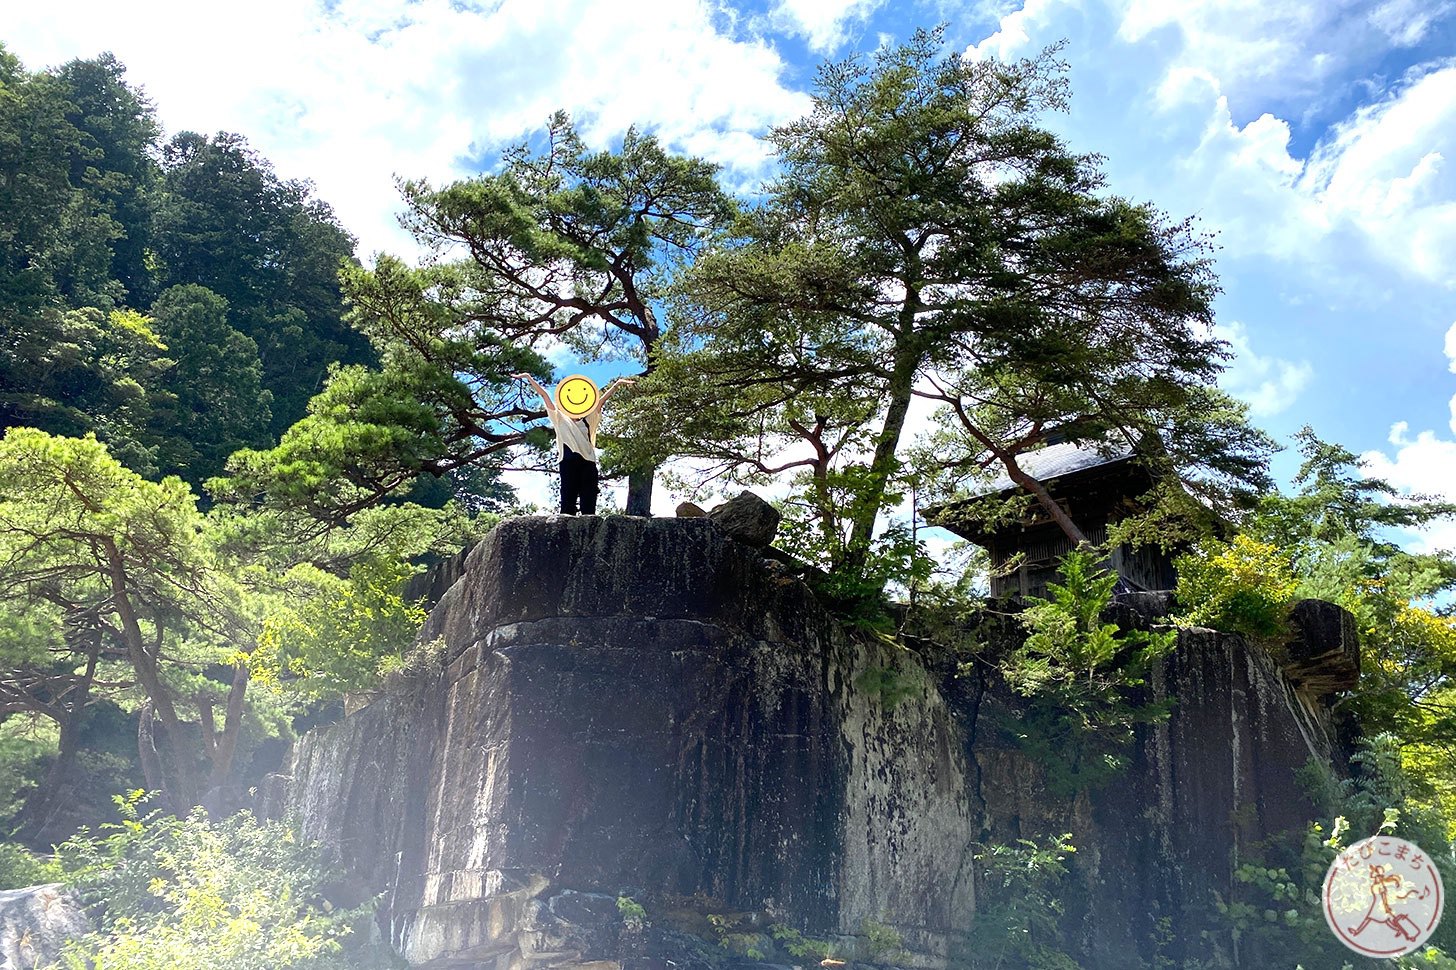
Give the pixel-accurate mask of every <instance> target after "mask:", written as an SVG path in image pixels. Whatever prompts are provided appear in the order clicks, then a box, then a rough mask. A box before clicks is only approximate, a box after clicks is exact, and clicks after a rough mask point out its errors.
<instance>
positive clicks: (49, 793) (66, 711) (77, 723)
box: [18, 645, 100, 842]
mask: <svg viewBox="0 0 1456 970" xmlns="http://www.w3.org/2000/svg"><path fill="white" fill-rule="evenodd" d="M99 654H100V648H99V646H96V645H93V646H92V647H91V649H90V651H89V653H88V655H87V658H86V672H85V673H84V674H83V675H82V679H81V682H80V686H79V687H77V688H76V689H75V692H74V694H73V695H72V696H71V697H69V698H67V704H66V705H65V706H64V707H61V708H60V709H59V710H55V708H52V709H51V710H48V711H47V712H46V714H47V716H49V717H51V719H52V720H54V721H55V722H56V725H57V726H58V727H59V728H60V735H61V736H60V742H59V745H58V747H57V750H56V760H55V761H53V762H51V767H50V770H49V771H47V772H46V776H45V780H44V781H42V782H41V783H40V787H39V788H38V789H36V791H35V792H34V793H33V794H32V795H31V796H30V797H29V798H27V799H26V800H25V808H24V809H23V810H22V812H21V814H20V818H19V819H18V821H19V826H18V828H19V830H20V831H21V832H22V833H24V836H23V837H24V838H26V839H29V840H33V841H38V842H44V841H49V840H51V839H52V838H53V837H56V836H58V835H59V836H61V837H64V836H67V835H69V834H70V833H69V832H62V833H53V832H48V831H47V827H48V826H49V825H50V824H51V820H52V819H53V818H54V817H55V814H56V811H57V810H58V809H59V808H60V807H61V805H63V804H64V801H65V800H64V797H63V796H64V794H65V787H66V783H67V781H68V780H69V779H70V778H71V777H72V775H73V772H74V768H75V765H76V754H77V752H79V751H80V749H81V723H82V720H83V719H84V718H85V716H86V704H87V701H88V700H89V699H90V697H91V684H92V682H93V681H94V680H95V679H96V664H97V662H98V660H99ZM56 707H59V705H56Z"/></svg>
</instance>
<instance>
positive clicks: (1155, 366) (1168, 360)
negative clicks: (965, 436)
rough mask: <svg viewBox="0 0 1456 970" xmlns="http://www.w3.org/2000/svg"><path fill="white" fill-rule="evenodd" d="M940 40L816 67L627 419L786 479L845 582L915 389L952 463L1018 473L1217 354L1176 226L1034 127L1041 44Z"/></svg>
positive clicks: (875, 510) (1205, 290)
mask: <svg viewBox="0 0 1456 970" xmlns="http://www.w3.org/2000/svg"><path fill="white" fill-rule="evenodd" d="M943 46H944V45H943V37H942V34H941V32H939V31H931V32H919V33H917V34H916V35H915V37H914V38H913V39H912V40H911V42H910V43H909V44H908V45H906V46H904V47H901V48H898V49H893V50H886V51H882V52H880V53H878V54H877V55H876V56H875V59H874V62H873V64H872V65H870V64H866V63H865V61H864V60H863V59H862V58H860V57H858V56H856V57H852V58H850V59H848V60H846V61H844V62H841V63H838V64H830V65H827V66H825V67H823V68H821V69H820V72H819V75H818V81H817V85H816V90H815V94H814V107H813V109H812V111H811V112H810V114H809V115H808V116H806V117H805V118H803V119H801V120H799V121H796V122H794V123H792V124H790V125H786V126H784V127H782V128H778V129H775V130H774V132H773V134H772V136H771V140H772V142H773V144H774V145H775V147H776V148H777V149H778V158H779V162H780V166H781V168H780V171H781V174H780V176H779V178H778V180H777V181H776V182H775V183H774V184H773V185H772V186H771V187H770V190H769V194H768V197H767V199H766V200H765V201H764V203H763V204H762V205H760V206H758V207H756V208H755V209H753V210H752V211H750V212H747V213H746V214H745V215H744V216H743V217H742V218H741V219H740V220H739V221H738V222H737V223H736V225H735V226H734V231H733V238H732V239H731V240H729V241H727V242H725V243H724V244H723V245H721V246H719V247H717V248H716V249H715V250H714V251H712V252H711V253H708V254H706V255H704V256H703V257H701V258H700V259H699V260H698V261H697V263H696V265H695V267H694V268H693V270H692V272H691V273H690V274H689V275H688V277H687V279H686V285H685V287H684V289H683V296H682V299H680V300H679V301H678V302H677V303H676V304H675V311H676V314H677V320H678V322H677V323H675V331H676V334H675V337H674V339H672V340H670V341H667V342H665V343H664V344H663V346H662V351H661V355H660V358H659V360H660V367H659V369H658V372H657V374H656V375H655V378H654V379H652V380H649V381H648V382H647V383H646V384H645V385H644V386H639V388H638V389H637V390H638V394H637V395H635V397H636V398H637V403H636V406H635V407H633V408H632V409H631V421H632V427H633V430H634V431H635V432H636V433H637V435H638V437H639V438H640V440H641V441H642V442H643V445H642V446H643V447H655V448H656V449H657V450H658V456H665V455H668V454H678V455H691V456H697V457H701V458H705V459H708V460H710V461H712V462H716V463H717V467H718V470H721V471H724V472H727V473H730V474H746V475H749V476H753V475H758V476H776V475H780V474H784V473H797V474H798V475H799V476H800V481H801V484H802V486H803V496H804V505H805V506H807V507H808V508H810V509H811V510H812V513H811V515H812V517H813V519H814V520H815V524H816V526H817V528H818V531H819V534H820V539H821V543H822V545H824V546H827V547H828V549H829V551H830V555H829V557H830V559H831V564H832V565H833V566H834V567H835V569H836V570H838V571H841V572H845V573H848V574H851V575H854V574H860V573H862V572H863V571H864V569H865V565H866V560H867V557H868V556H869V555H870V549H871V541H872V539H873V537H874V535H875V532H876V526H877V523H878V520H879V516H880V514H881V512H882V511H883V510H884V509H885V508H887V507H888V506H889V505H890V504H891V503H893V502H894V501H896V500H897V495H896V492H897V485H896V480H897V476H899V474H900V472H901V467H902V462H903V449H904V446H905V445H906V444H907V443H908V442H907V440H906V439H907V435H906V426H907V425H906V422H907V418H908V417H909V414H910V408H911V402H912V401H913V399H914V398H915V396H916V395H917V393H923V394H926V395H927V396H930V397H932V398H935V397H938V398H940V399H941V400H942V401H943V402H945V403H948V404H952V405H954V404H957V403H959V404H961V408H960V411H959V412H958V413H957V418H958V419H963V420H964V422H965V427H966V429H967V431H968V432H974V434H971V435H970V437H971V438H972V439H974V448H975V452H974V453H975V454H976V455H984V454H986V453H989V454H990V455H991V456H992V458H993V460H997V461H1000V462H1001V463H1002V464H1003V465H1006V467H1007V468H1008V470H1012V473H1013V474H1018V473H1019V472H1020V469H1019V467H1018V466H1017V465H1016V462H1015V456H1016V455H1017V454H1018V453H1020V452H1021V451H1024V450H1026V449H1027V448H1029V447H1032V446H1033V445H1035V444H1039V443H1042V442H1044V441H1045V436H1046V434H1047V433H1048V432H1050V431H1051V430H1052V429H1053V427H1054V426H1056V425H1063V426H1065V425H1067V424H1068V423H1069V422H1079V423H1080V424H1079V427H1080V432H1081V433H1082V434H1084V435H1085V436H1087V437H1093V436H1095V435H1096V434H1098V433H1103V432H1105V431H1106V430H1108V429H1109V428H1111V427H1121V426H1122V424H1121V422H1127V423H1128V424H1129V426H1130V428H1138V427H1140V426H1141V425H1142V424H1144V423H1145V421H1144V419H1143V418H1141V417H1139V415H1140V414H1141V412H1142V411H1143V410H1144V409H1147V408H1154V409H1160V410H1161V413H1162V414H1163V415H1165V416H1166V415H1168V414H1171V413H1173V412H1181V413H1184V414H1187V413H1189V412H1190V410H1191V409H1190V408H1189V407H1188V405H1189V403H1190V401H1191V398H1192V389H1194V388H1200V387H1206V386H1207V385H1209V384H1210V383H1211V381H1212V380H1213V378H1214V377H1215V375H1216V374H1217V372H1218V370H1219V368H1220V363H1221V360H1222V358H1223V357H1224V356H1225V350H1224V348H1223V345H1222V344H1220V343H1219V342H1218V341H1217V340H1215V339H1213V338H1212V337H1210V336H1209V335H1208V333H1209V330H1208V325H1209V323H1210V322H1211V312H1210V309H1209V301H1210V299H1211V297H1212V295H1213V293H1214V289H1215V286H1214V281H1213V278H1212V274H1211V271H1210V268H1209V265H1208V263H1207V261H1206V260H1205V259H1204V258H1202V253H1201V250H1202V243H1201V241H1200V240H1199V239H1198V238H1196V237H1195V236H1194V235H1193V234H1192V233H1191V231H1190V227H1189V226H1188V224H1187V223H1171V224H1170V223H1168V222H1167V221H1165V220H1164V219H1163V218H1162V217H1161V216H1160V215H1159V214H1158V213H1157V212H1155V211H1154V210H1153V209H1152V208H1151V207H1149V206H1145V205H1135V204H1133V203H1130V202H1127V201H1125V200H1123V199H1119V198H1116V197H1111V196H1107V195H1104V194H1100V193H1099V190H1100V189H1101V187H1102V184H1103V179H1102V175H1101V172H1100V171H1099V169H1098V164H1097V163H1098V159H1097V158H1096V157H1095V156H1090V155H1078V154H1075V153H1073V152H1071V151H1069V150H1068V149H1067V147H1066V146H1065V145H1063V144H1062V142H1061V141H1060V139H1058V138H1057V137H1056V136H1055V135H1052V134H1051V133H1050V132H1047V131H1045V130H1043V129H1042V128H1040V127H1038V126H1037V125H1036V114H1037V112H1039V111H1042V110H1048V109H1061V108H1063V107H1065V104H1066V98H1067V92H1066V81H1065V79H1064V78H1063V76H1062V71H1063V69H1064V65H1063V64H1061V63H1060V62H1058V61H1057V60H1056V57H1055V54H1056V51H1055V49H1050V50H1048V51H1046V52H1044V53H1043V54H1042V55H1041V56H1040V57H1038V58H1035V59H1032V60H1022V61H1018V62H1016V63H1011V64H1007V63H1000V62H997V61H989V60H987V61H972V60H969V59H967V58H964V57H962V56H960V55H959V54H955V53H951V54H945V53H944V51H943ZM1069 375H1073V376H1075V377H1076V379H1075V380H1070V381H1069V380H1068V376H1069ZM1054 389H1059V393H1058V394H1056V395H1052V394H1051V393H1050V392H1051V391H1052V390H1054ZM1031 392H1034V393H1039V394H1042V395H1043V396H1046V397H1047V398H1048V399H1047V400H1046V401H1045V402H1043V406H1042V407H1041V408H1040V410H1039V411H1038V412H1037V413H1036V414H1034V415H1029V416H1028V415H1020V414H1002V415H999V416H998V415H993V414H990V413H987V412H984V411H978V410H977V409H976V408H974V407H966V406H965V405H966V404H967V403H973V404H975V403H982V398H986V399H988V400H989V399H999V400H1000V401H1002V402H1003V403H1006V404H1009V405H1011V407H1012V409H1013V410H1014V409H1015V407H1016V406H1017V403H1018V402H1017V399H1018V397H1024V396H1025V395H1026V394H1027V393H1031ZM1053 398H1054V399H1053ZM1162 423H1164V424H1167V423H1169V422H1168V421H1167V420H1166V417H1165V420H1164V421H1163V422H1162ZM964 457H965V452H964V451H962V452H959V453H956V454H947V455H941V456H939V458H940V459H941V460H943V461H947V462H950V461H957V460H960V459H962V458H964ZM920 470H922V471H923V470H925V469H920ZM1022 477H1026V476H1022ZM1033 491H1035V489H1034V488H1033ZM1073 528H1075V526H1073Z"/></svg>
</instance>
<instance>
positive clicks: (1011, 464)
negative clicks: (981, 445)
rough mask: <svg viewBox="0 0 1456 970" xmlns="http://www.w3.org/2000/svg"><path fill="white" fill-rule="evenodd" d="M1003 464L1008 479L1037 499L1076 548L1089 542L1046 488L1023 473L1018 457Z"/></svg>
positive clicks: (1011, 458) (1006, 460)
mask: <svg viewBox="0 0 1456 970" xmlns="http://www.w3.org/2000/svg"><path fill="white" fill-rule="evenodd" d="M1002 464H1003V465H1004V466H1005V467H1006V475H1007V477H1009V478H1010V479H1011V480H1012V481H1013V482H1015V483H1016V484H1018V485H1020V486H1021V487H1022V488H1024V489H1026V490H1027V491H1028V492H1030V493H1031V494H1032V495H1033V496H1035V497H1036V500H1037V503H1038V504H1040V505H1041V507H1042V508H1043V509H1045V510H1046V513H1047V515H1050V516H1051V517H1052V521H1053V522H1055V523H1056V524H1057V525H1058V526H1059V527H1060V528H1061V530H1062V531H1063V532H1064V533H1066V536H1067V538H1068V539H1071V540H1072V545H1073V546H1074V547H1077V546H1081V545H1083V544H1085V543H1086V542H1087V536H1086V534H1085V533H1084V532H1083V531H1082V530H1081V529H1079V528H1078V527H1077V523H1075V522H1073V521H1072V517H1071V516H1070V515H1068V514H1067V512H1066V510H1065V509H1063V508H1062V507H1061V506H1060V505H1058V504H1057V501H1056V499H1054V498H1052V494H1051V492H1048V491H1047V489H1046V486H1045V485H1043V484H1042V483H1041V482H1040V481H1039V480H1037V479H1035V478H1032V477H1031V476H1030V475H1028V474H1027V473H1026V472H1024V471H1022V470H1021V466H1020V465H1018V464H1016V457H1015V456H1014V455H1013V456H1011V457H1009V458H1006V459H1004V460H1003V461H1002Z"/></svg>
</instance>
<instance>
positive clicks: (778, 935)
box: [769, 923, 834, 963]
mask: <svg viewBox="0 0 1456 970" xmlns="http://www.w3.org/2000/svg"><path fill="white" fill-rule="evenodd" d="M769 932H770V933H771V934H773V938H774V939H775V940H777V941H778V942H779V943H781V944H782V945H783V948H784V949H785V950H787V951H788V953H789V956H791V957H798V958H800V959H804V958H806V957H807V958H808V959H810V960H813V961H815V962H816V963H817V962H819V961H820V960H828V959H832V958H833V956H834V944H833V943H831V942H829V941H828V940H816V939H814V938H813V937H809V936H805V935H804V934H803V933H800V932H799V931H798V930H796V929H794V928H793V927H792V926H788V925H786V924H784V923H775V924H773V925H772V926H770V927H769Z"/></svg>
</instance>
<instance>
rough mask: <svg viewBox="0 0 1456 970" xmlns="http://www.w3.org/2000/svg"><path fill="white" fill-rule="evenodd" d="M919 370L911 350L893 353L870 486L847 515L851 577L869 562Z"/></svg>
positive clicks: (900, 349)
mask: <svg viewBox="0 0 1456 970" xmlns="http://www.w3.org/2000/svg"><path fill="white" fill-rule="evenodd" d="M919 366H920V356H919V354H917V353H915V351H914V349H913V348H911V347H906V346H901V347H900V348H899V350H898V351H897V352H896V354H895V367H894V370H892V371H891V372H890V383H889V386H888V387H887V388H886V393H887V394H888V396H889V405H888V406H887V407H886V408H885V422H884V424H882V425H881V426H880V433H879V436H878V437H877V439H876V441H875V455H874V459H873V460H872V461H871V462H870V483H869V486H868V489H867V491H866V492H865V494H863V495H860V496H857V497H856V498H855V502H854V508H853V512H852V513H851V520H850V521H851V523H852V528H851V529H850V536H849V551H848V554H847V555H846V556H845V562H844V568H845V570H846V571H847V572H848V573H850V574H851V575H857V574H861V573H863V571H864V568H865V565H866V563H867V562H868V561H869V554H870V543H871V541H873V540H874V537H875V523H876V522H877V521H879V516H880V505H881V504H883V503H884V500H885V492H886V491H888V489H889V485H890V476H891V474H893V473H894V470H895V454H896V452H897V451H899V448H900V434H901V433H902V432H903V431H904V430H905V416H906V414H908V413H909V411H910V400H911V398H912V397H913V396H914V390H915V371H916V369H917V368H918V367H919Z"/></svg>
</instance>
